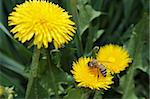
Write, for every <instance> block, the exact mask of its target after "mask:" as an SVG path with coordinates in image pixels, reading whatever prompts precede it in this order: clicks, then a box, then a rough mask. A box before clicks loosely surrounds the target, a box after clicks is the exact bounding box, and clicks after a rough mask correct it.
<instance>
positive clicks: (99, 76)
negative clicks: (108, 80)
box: [97, 69, 100, 78]
mask: <svg viewBox="0 0 150 99" xmlns="http://www.w3.org/2000/svg"><path fill="white" fill-rule="evenodd" d="M99 72H100V71H99V69H97V73H98V78H100V75H99Z"/></svg>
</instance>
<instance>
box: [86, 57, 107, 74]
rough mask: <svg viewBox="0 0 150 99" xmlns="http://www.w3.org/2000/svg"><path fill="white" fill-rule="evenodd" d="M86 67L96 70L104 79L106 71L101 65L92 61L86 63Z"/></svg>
mask: <svg viewBox="0 0 150 99" xmlns="http://www.w3.org/2000/svg"><path fill="white" fill-rule="evenodd" d="M88 66H89V67H90V68H98V69H99V70H100V72H101V73H102V75H103V76H104V77H106V74H107V71H106V68H105V66H104V65H103V64H98V62H97V60H96V59H93V60H92V61H90V62H88ZM98 76H99V75H98Z"/></svg>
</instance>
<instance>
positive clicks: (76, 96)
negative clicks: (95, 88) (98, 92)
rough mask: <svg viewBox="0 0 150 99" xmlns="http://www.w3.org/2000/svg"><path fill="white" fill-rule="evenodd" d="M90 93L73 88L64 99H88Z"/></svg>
mask: <svg viewBox="0 0 150 99" xmlns="http://www.w3.org/2000/svg"><path fill="white" fill-rule="evenodd" d="M89 94H90V91H85V90H84V89H79V88H72V89H70V90H69V91H68V94H67V95H66V96H65V97H64V99H88V97H89Z"/></svg>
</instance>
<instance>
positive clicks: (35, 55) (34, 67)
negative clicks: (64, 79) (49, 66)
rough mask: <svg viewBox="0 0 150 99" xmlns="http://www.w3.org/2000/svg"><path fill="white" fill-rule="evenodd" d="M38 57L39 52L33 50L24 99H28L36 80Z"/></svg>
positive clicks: (35, 49)
mask: <svg viewBox="0 0 150 99" xmlns="http://www.w3.org/2000/svg"><path fill="white" fill-rule="evenodd" d="M39 57H40V50H39V49H37V48H34V53H33V56H32V63H31V70H30V76H29V80H28V85H27V90H26V96H25V99H30V97H29V96H30V94H31V89H32V87H33V83H34V82H35V81H36V80H37V77H38V63H39Z"/></svg>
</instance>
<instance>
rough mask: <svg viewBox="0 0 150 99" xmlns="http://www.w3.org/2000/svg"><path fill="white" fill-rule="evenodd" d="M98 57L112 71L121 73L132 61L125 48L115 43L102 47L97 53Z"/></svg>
mask: <svg viewBox="0 0 150 99" xmlns="http://www.w3.org/2000/svg"><path fill="white" fill-rule="evenodd" d="M96 59H97V60H98V61H99V62H101V64H103V65H104V66H105V67H106V68H108V69H109V70H110V71H111V73H120V72H121V71H123V70H125V68H126V67H128V66H129V63H131V62H132V59H131V58H129V54H128V52H127V51H126V50H125V49H124V48H122V47H121V46H119V45H113V44H108V45H105V46H103V47H101V48H100V50H99V51H98V54H97V55H96Z"/></svg>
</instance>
